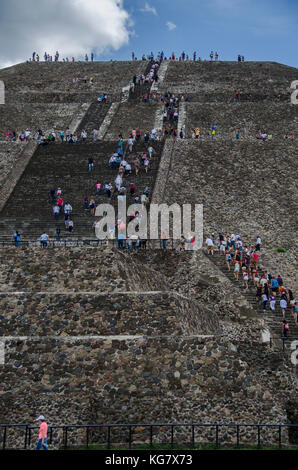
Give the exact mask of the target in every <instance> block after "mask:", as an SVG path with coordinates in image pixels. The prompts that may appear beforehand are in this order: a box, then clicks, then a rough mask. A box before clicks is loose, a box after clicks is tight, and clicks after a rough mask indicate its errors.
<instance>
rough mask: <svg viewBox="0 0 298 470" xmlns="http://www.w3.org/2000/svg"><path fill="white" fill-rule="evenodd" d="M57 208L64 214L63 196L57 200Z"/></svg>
mask: <svg viewBox="0 0 298 470" xmlns="http://www.w3.org/2000/svg"><path fill="white" fill-rule="evenodd" d="M57 206H58V207H59V214H62V207H63V199H62V197H61V196H60V197H58V199H57Z"/></svg>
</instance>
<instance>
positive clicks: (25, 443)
mask: <svg viewBox="0 0 298 470" xmlns="http://www.w3.org/2000/svg"><path fill="white" fill-rule="evenodd" d="M27 436H28V424H26V429H25V442H24V449H25V450H26V449H27Z"/></svg>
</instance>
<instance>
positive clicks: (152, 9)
mask: <svg viewBox="0 0 298 470" xmlns="http://www.w3.org/2000/svg"><path fill="white" fill-rule="evenodd" d="M140 11H142V12H143V13H153V15H155V16H157V11H156V8H155V7H151V6H150V5H149V3H147V2H146V3H145V7H144V8H140Z"/></svg>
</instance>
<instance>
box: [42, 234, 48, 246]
mask: <svg viewBox="0 0 298 470" xmlns="http://www.w3.org/2000/svg"><path fill="white" fill-rule="evenodd" d="M48 240H49V235H48V234H47V233H46V232H44V233H42V234H41V235H40V243H41V246H42V248H46V247H47V246H48Z"/></svg>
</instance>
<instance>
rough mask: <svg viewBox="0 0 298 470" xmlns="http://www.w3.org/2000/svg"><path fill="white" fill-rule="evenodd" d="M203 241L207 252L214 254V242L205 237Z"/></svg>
mask: <svg viewBox="0 0 298 470" xmlns="http://www.w3.org/2000/svg"><path fill="white" fill-rule="evenodd" d="M205 243H206V246H207V250H208V254H209V253H211V254H212V255H214V243H213V240H212V238H210V237H209V238H207V239H206V242H205Z"/></svg>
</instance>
